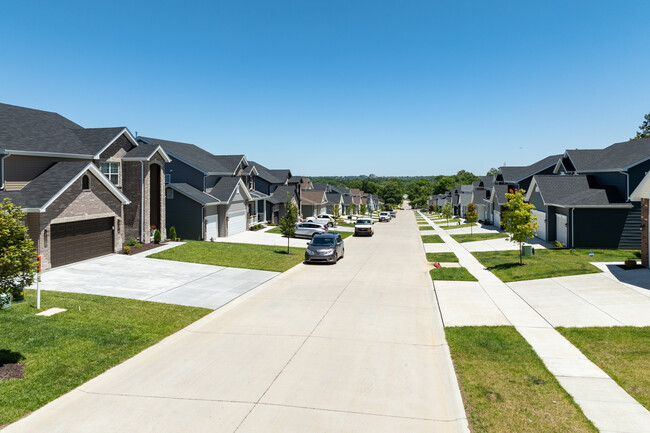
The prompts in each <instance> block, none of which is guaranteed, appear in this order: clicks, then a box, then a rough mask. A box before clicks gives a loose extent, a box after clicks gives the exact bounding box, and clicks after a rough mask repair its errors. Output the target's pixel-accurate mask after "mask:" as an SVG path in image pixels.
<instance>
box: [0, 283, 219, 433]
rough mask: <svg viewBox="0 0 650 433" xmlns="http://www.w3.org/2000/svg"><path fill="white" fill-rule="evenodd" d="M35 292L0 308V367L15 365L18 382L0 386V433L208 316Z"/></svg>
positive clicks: (100, 298) (129, 302)
mask: <svg viewBox="0 0 650 433" xmlns="http://www.w3.org/2000/svg"><path fill="white" fill-rule="evenodd" d="M35 305H36V293H35V291H34V290H26V291H25V301H24V302H21V303H14V304H13V305H12V306H11V308H9V309H8V310H1V311H0V364H3V363H12V362H22V363H24V365H25V370H24V374H25V378H24V379H12V380H8V381H0V428H1V427H2V425H3V424H7V423H10V422H13V421H15V420H17V419H18V418H20V417H22V416H24V415H26V414H28V413H29V412H32V411H34V410H36V409H38V408H39V407H41V406H43V405H45V404H46V403H48V402H49V401H52V400H54V399H55V398H57V397H59V396H61V395H63V394H65V393H67V392H68V391H70V390H72V389H73V388H76V387H77V386H79V385H81V384H83V383H84V382H87V381H88V380H90V379H91V378H93V377H95V376H97V375H99V374H100V373H102V372H104V371H106V370H108V369H109V368H111V367H113V366H114V365H117V364H119V363H121V362H122V361H124V360H126V359H128V358H130V357H132V356H133V355H135V354H137V353H139V352H141V351H142V350H144V349H145V348H147V347H149V346H151V345H153V344H154V343H157V342H158V341H160V340H161V339H163V338H164V337H166V336H168V335H170V334H172V333H174V332H176V331H178V330H180V329H182V328H184V327H185V326H187V325H189V324H190V323H192V322H194V321H196V320H197V319H199V318H201V317H203V316H205V315H206V314H208V313H210V311H211V310H207V309H203V308H193V307H182V306H177V305H168V304H159V303H156V302H144V301H135V300H131V299H119V298H109V297H105V296H93V295H81V294H73V293H59V292H43V294H42V306H44V308H50V307H60V308H66V309H67V310H68V311H66V312H63V313H59V314H56V315H54V316H51V317H37V316H35V313H37V310H36V307H35Z"/></svg>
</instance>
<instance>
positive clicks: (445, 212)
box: [442, 203, 454, 225]
mask: <svg viewBox="0 0 650 433" xmlns="http://www.w3.org/2000/svg"><path fill="white" fill-rule="evenodd" d="M452 216H454V214H453V212H452V210H451V205H450V204H449V203H447V204H446V205H444V206H443V208H442V217H443V218H445V219H446V220H447V225H449V219H450V218H451V217H452Z"/></svg>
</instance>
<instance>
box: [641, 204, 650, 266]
mask: <svg viewBox="0 0 650 433" xmlns="http://www.w3.org/2000/svg"><path fill="white" fill-rule="evenodd" d="M649 208H650V199H647V198H642V199H641V262H642V263H643V265H644V266H650V264H649V263H648V253H649V252H648V250H649V249H650V240H649V239H648V237H649V235H650V234H649V233H648V232H649V231H650V224H649V223H650V221H649V220H648V218H649V214H650V209H649Z"/></svg>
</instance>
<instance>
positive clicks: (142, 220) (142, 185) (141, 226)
mask: <svg viewBox="0 0 650 433" xmlns="http://www.w3.org/2000/svg"><path fill="white" fill-rule="evenodd" d="M140 239H141V242H144V161H140Z"/></svg>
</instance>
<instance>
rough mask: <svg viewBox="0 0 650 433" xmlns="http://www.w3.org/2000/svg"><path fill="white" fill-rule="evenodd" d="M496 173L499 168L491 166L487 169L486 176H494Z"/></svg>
mask: <svg viewBox="0 0 650 433" xmlns="http://www.w3.org/2000/svg"><path fill="white" fill-rule="evenodd" d="M497 174H499V169H498V168H495V167H492V168H491V169H489V170H488V172H487V174H486V176H496V175H497Z"/></svg>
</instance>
